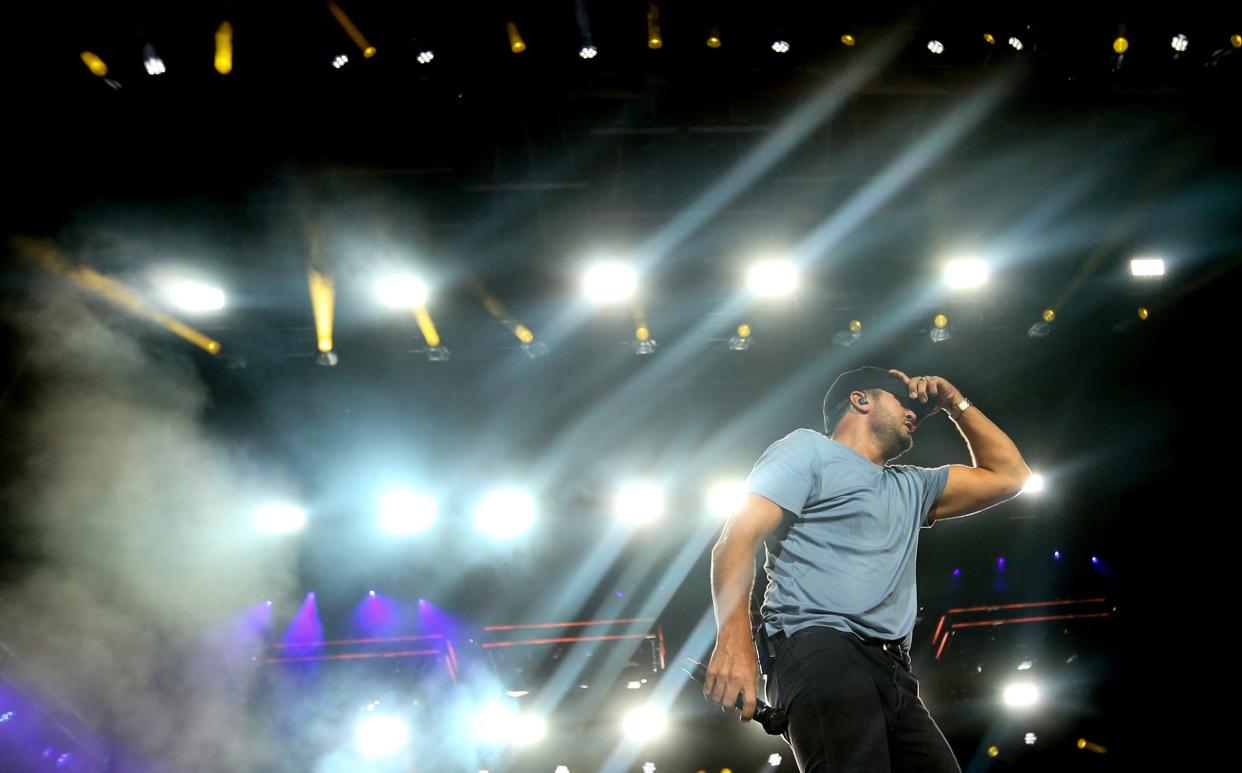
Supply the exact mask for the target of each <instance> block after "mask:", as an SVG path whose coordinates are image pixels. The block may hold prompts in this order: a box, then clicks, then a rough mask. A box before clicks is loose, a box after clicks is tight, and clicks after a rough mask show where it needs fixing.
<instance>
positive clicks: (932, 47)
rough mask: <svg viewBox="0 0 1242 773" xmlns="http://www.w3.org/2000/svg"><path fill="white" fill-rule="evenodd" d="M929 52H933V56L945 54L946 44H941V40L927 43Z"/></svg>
mask: <svg viewBox="0 0 1242 773" xmlns="http://www.w3.org/2000/svg"><path fill="white" fill-rule="evenodd" d="M927 50H928V51H931V52H932V53H933V54H943V53H944V43H941V42H940V41H939V40H930V41H928V43H927Z"/></svg>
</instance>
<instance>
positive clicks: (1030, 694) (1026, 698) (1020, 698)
mask: <svg viewBox="0 0 1242 773" xmlns="http://www.w3.org/2000/svg"><path fill="white" fill-rule="evenodd" d="M1004 697H1005V705H1006V706H1009V707H1011V708H1026V707H1028V706H1034V705H1035V704H1036V703H1039V688H1038V687H1036V686H1035V685H1033V684H1031V683H1030V682H1018V683H1015V684H1011V685H1009V686H1008V687H1006V688H1005V692H1004Z"/></svg>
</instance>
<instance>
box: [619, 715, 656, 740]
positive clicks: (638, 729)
mask: <svg viewBox="0 0 1242 773" xmlns="http://www.w3.org/2000/svg"><path fill="white" fill-rule="evenodd" d="M621 726H622V729H623V730H624V731H625V735H626V736H627V737H629V738H630V739H632V740H635V741H649V740H652V739H654V738H659V737H660V736H661V735H663V734H664V731H665V730H666V729H667V728H668V715H667V714H665V713H664V712H663V711H661V710H660V709H658V708H655V707H654V706H643V707H640V708H637V709H632V710H630V711H629V712H628V713H627V714H626V715H625V718H624V720H622V724H621Z"/></svg>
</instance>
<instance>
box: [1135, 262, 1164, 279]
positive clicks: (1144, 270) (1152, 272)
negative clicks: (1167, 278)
mask: <svg viewBox="0 0 1242 773" xmlns="http://www.w3.org/2000/svg"><path fill="white" fill-rule="evenodd" d="M1130 276H1133V277H1136V278H1140V279H1154V278H1156V277H1161V276H1164V260H1163V259H1161V258H1135V259H1134V260H1132V261H1130Z"/></svg>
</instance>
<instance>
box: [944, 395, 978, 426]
mask: <svg viewBox="0 0 1242 773" xmlns="http://www.w3.org/2000/svg"><path fill="white" fill-rule="evenodd" d="M972 405H974V403H972V402H971V401H970V400H967V399H966V398H965V397H963V398H962V399H961V400H960V401H958V403H957V405H955V406H953V407H954V408H956V409H957V413H954V412H953V411H949V418H950V419H953V420H954V421H956V420H957V417H958V416H961V415H962V414H963V413H965V412H966V409H967V408H969V407H970V406H972Z"/></svg>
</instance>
